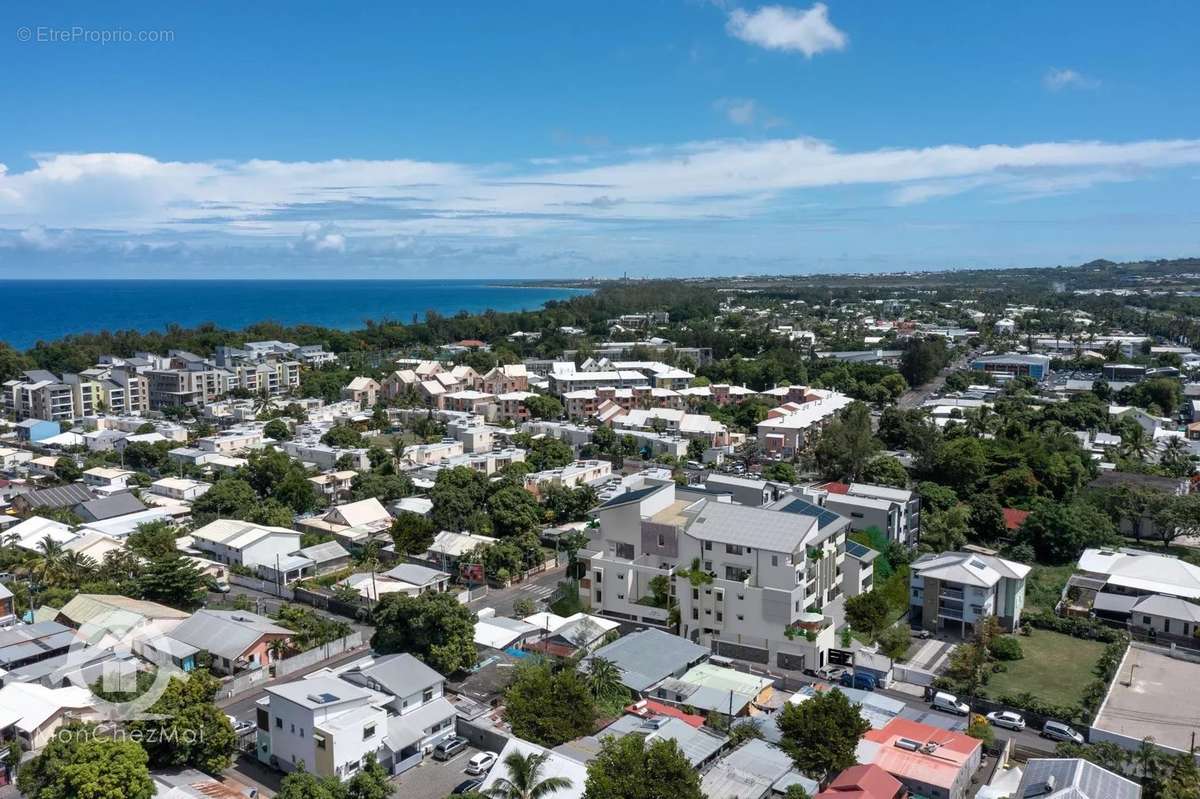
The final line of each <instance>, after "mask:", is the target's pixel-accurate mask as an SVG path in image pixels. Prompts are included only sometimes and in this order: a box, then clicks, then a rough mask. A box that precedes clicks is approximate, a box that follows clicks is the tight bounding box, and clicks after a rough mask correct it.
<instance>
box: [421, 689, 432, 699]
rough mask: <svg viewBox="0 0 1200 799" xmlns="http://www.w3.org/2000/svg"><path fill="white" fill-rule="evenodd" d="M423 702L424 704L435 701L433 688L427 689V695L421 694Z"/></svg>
mask: <svg viewBox="0 0 1200 799" xmlns="http://www.w3.org/2000/svg"><path fill="white" fill-rule="evenodd" d="M421 701H422V702H432V701H433V689H432V688H426V689H425V693H423V694H421Z"/></svg>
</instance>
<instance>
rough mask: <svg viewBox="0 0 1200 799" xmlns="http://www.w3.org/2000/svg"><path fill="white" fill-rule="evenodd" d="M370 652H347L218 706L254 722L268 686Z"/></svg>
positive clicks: (360, 650)
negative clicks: (257, 706) (257, 708)
mask: <svg viewBox="0 0 1200 799" xmlns="http://www.w3.org/2000/svg"><path fill="white" fill-rule="evenodd" d="M368 651H370V650H369V648H368V647H367V646H365V645H364V646H362V647H359V648H358V649H355V650H354V651H352V652H346V653H345V654H342V655H339V656H338V657H335V658H332V659H330V660H324V661H321V662H320V663H317V664H315V665H314V666H312V668H308V669H301V670H300V671H297V672H293V673H291V674H288V675H287V676H285V677H276V678H274V679H270V680H266V681H264V682H261V683H259V684H258V685H256V686H254V688H253V689H251V690H250V691H249V692H246V693H241V694H238V695H236V696H231V697H229V698H228V699H222V700H219V701H218V702H217V706H218V707H220V708H221V709H222V710H224V711H225V712H226V713H228V714H229V715H231V716H233V717H234V718H236V719H238V720H242V719H245V720H247V721H254V720H255V716H254V706H255V703H256V702H258V700H259V699H262V697H263V695H264V694H265V693H266V688H267V686H270V685H276V684H277V683H283V682H293V681H295V680H298V679H300V678H301V677H303V676H304V675H306V674H311V673H312V672H314V671H318V670H320V669H324V668H327V667H330V666H340V665H342V664H344V663H349V662H351V661H354V660H358V659H359V658H361V657H363V656H364V655H366V654H367V652H368Z"/></svg>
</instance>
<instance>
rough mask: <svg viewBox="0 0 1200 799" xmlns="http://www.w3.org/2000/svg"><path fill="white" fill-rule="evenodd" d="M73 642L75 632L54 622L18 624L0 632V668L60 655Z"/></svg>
mask: <svg viewBox="0 0 1200 799" xmlns="http://www.w3.org/2000/svg"><path fill="white" fill-rule="evenodd" d="M74 642H75V631H74V630H72V629H71V628H70V627H67V626H65V625H62V624H59V623H58V622H56V621H39V622H37V623H36V624H19V625H17V626H15V627H12V628H10V629H8V630H3V631H0V666H2V667H4V668H10V666H9V664H12V663H21V662H23V661H28V660H31V659H40V658H43V657H47V656H49V655H51V654H52V653H60V652H63V651H65V650H66V649H68V648H69V647H70V646H71V644H73V643H74Z"/></svg>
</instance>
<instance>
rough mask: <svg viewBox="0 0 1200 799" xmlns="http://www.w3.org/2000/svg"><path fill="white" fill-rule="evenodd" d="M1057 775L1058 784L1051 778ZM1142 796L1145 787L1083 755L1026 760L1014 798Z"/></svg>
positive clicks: (1121, 798) (1120, 798)
mask: <svg viewBox="0 0 1200 799" xmlns="http://www.w3.org/2000/svg"><path fill="white" fill-rule="evenodd" d="M1050 777H1053V778H1054V788H1053V789H1049V786H1048V785H1047V782H1048V780H1049V778H1050ZM1035 796H1036V797H1040V798H1041V799H1141V796H1142V787H1141V786H1140V785H1138V784H1137V783H1135V782H1130V781H1129V780H1127V779H1125V778H1124V777H1118V776H1117V775H1116V774H1113V773H1112V772H1111V771H1108V770H1107V769H1104V768H1101V767H1100V766H1097V765H1096V764H1095V763H1091V762H1089V761H1087V760H1083V759H1081V758H1036V759H1034V760H1030V761H1029V762H1028V763H1026V764H1025V772H1024V773H1023V774H1022V775H1021V784H1020V785H1019V786H1017V792H1016V793H1015V794H1013V797H1014V799H1026V797H1035Z"/></svg>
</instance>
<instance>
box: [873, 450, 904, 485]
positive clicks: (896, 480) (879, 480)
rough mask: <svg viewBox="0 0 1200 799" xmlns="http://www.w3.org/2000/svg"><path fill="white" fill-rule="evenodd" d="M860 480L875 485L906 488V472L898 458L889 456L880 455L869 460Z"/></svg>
mask: <svg viewBox="0 0 1200 799" xmlns="http://www.w3.org/2000/svg"><path fill="white" fill-rule="evenodd" d="M862 479H863V481H864V482H867V483H874V484H876V485H884V486H892V487H893V488H908V471H907V470H906V469H905V468H904V466H903V464H901V463H900V459H899V458H895V457H893V456H891V455H880V456H879V457H877V458H873V459H872V460H870V461H869V462H868V463H867V465H866V467H865V468H864V469H863V474H862Z"/></svg>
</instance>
